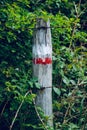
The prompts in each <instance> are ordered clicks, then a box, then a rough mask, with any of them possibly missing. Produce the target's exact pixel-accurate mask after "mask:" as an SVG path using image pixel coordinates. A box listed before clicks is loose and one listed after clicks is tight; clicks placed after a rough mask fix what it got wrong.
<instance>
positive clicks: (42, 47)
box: [33, 19, 53, 126]
mask: <svg viewBox="0 0 87 130" xmlns="http://www.w3.org/2000/svg"><path fill="white" fill-rule="evenodd" d="M48 59H50V60H48ZM33 61H34V62H33V76H34V77H36V78H37V79H38V82H39V84H40V86H41V88H43V89H41V90H38V92H37V98H36V105H37V106H40V107H41V108H42V110H43V111H44V113H45V115H47V116H49V120H48V122H47V123H48V124H49V125H50V126H53V120H52V42H51V31H50V22H49V20H48V21H47V22H46V21H44V20H43V19H38V20H37V24H36V30H35V32H34V44H33Z"/></svg>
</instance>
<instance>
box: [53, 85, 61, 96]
mask: <svg viewBox="0 0 87 130" xmlns="http://www.w3.org/2000/svg"><path fill="white" fill-rule="evenodd" d="M53 90H54V92H55V93H56V94H57V95H58V96H60V94H61V91H60V89H59V88H56V87H53Z"/></svg>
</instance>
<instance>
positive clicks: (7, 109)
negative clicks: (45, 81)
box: [0, 0, 87, 130]
mask: <svg viewBox="0 0 87 130" xmlns="http://www.w3.org/2000/svg"><path fill="white" fill-rule="evenodd" d="M86 7H87V2H86V1H85V0H82V1H81V0H73V1H72V0H37V1H35V0H15V1H14V0H2V1H0V129H1V130H2V129H5V130H8V129H9V127H10V125H11V123H12V121H13V119H14V116H15V113H16V112H17V110H18V107H19V106H20V103H21V102H22V101H23V105H22V107H21V109H20V111H19V113H18V115H17V118H16V119H15V122H14V125H13V128H12V129H13V130H25V129H26V130H27V129H29V130H35V129H40V130H43V129H44V126H43V124H41V123H40V120H39V119H38V116H37V114H36V111H35V105H34V102H33V99H34V98H35V96H36V94H35V93H34V91H33V90H35V89H36V88H39V85H38V83H37V80H36V79H33V78H32V43H33V42H32V41H33V31H34V30H33V28H34V27H35V23H36V18H43V19H44V20H47V19H48V18H49V19H50V24H51V32H52V44H53V114H54V129H55V130H75V129H77V130H86V129H87V30H86V28H87V17H86V16H87V10H86ZM28 91H29V94H28V95H27V96H26V97H25V94H26V93H27V92H28ZM38 111H39V113H40V116H41V118H42V119H43V121H44V122H46V120H47V117H45V116H44V114H43V112H42V111H41V110H38ZM32 113H33V114H32ZM33 115H34V117H33ZM34 119H35V120H34ZM47 129H48V130H51V128H47Z"/></svg>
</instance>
